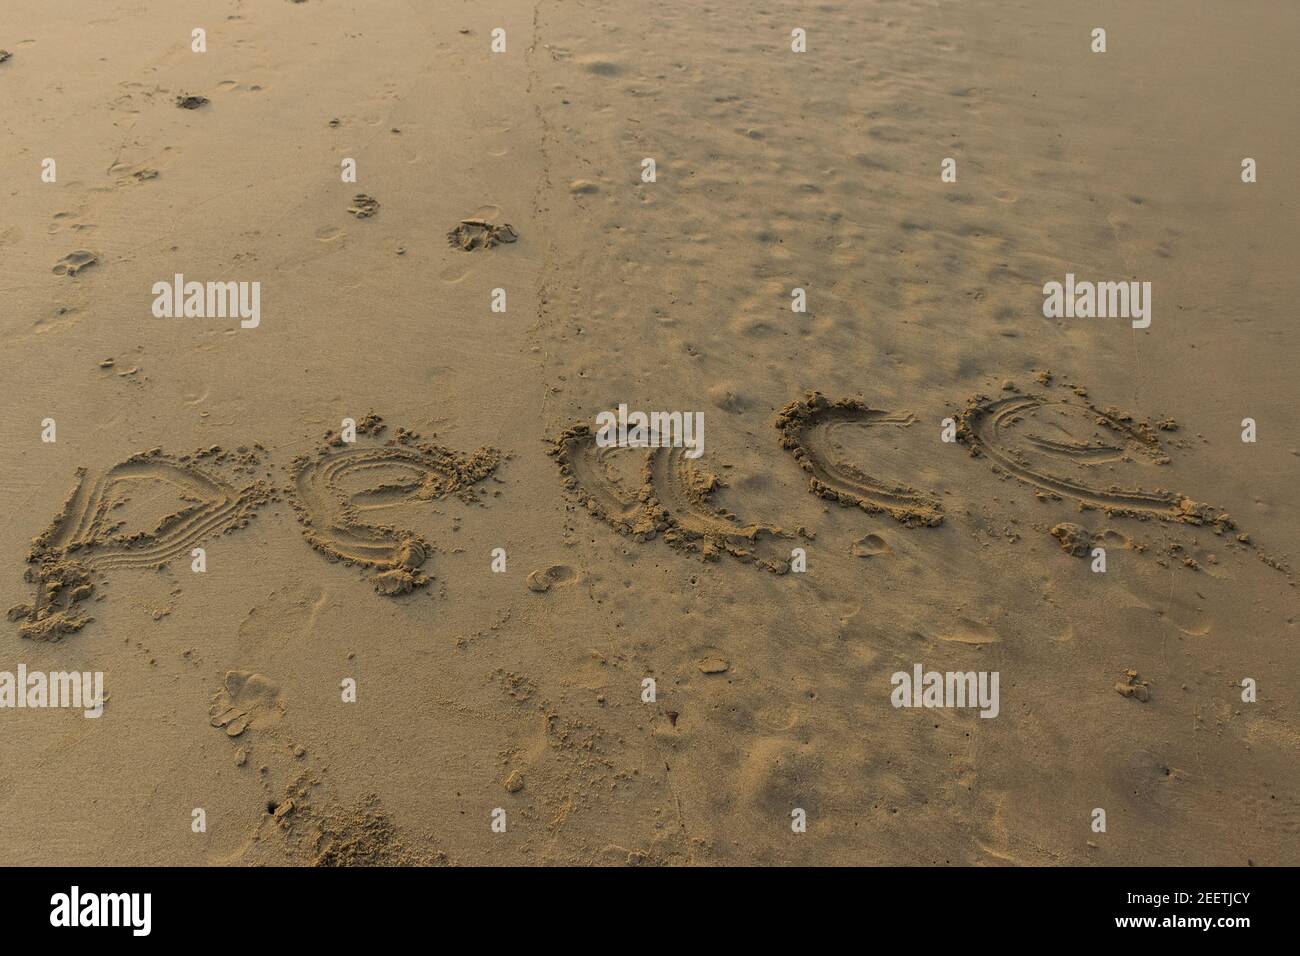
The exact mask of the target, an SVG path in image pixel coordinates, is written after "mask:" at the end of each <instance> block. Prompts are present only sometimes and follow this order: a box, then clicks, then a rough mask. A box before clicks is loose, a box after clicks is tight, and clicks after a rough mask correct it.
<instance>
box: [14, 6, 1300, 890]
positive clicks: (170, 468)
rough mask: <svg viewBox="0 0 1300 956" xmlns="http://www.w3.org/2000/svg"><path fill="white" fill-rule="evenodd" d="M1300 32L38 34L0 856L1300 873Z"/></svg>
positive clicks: (805, 22) (926, 23)
mask: <svg viewBox="0 0 1300 956" xmlns="http://www.w3.org/2000/svg"><path fill="white" fill-rule="evenodd" d="M1099 26H1100V27H1104V28H1105V29H1106V30H1107V34H1108V50H1107V52H1105V53H1104V54H1098V53H1093V52H1091V51H1090V49H1089V46H1090V38H1089V34H1090V31H1091V30H1092V29H1093V28H1094V27H1099ZM196 27H202V28H204V29H205V30H206V39H207V51H206V52H204V53H195V52H193V51H192V50H191V31H192V30H193V29H194V28H196ZM498 27H500V28H504V30H505V31H506V50H505V52H504V53H493V52H491V43H492V31H493V30H494V28H498ZM794 28H803V29H805V30H806V31H807V35H808V50H807V52H806V53H802V54H800V53H795V52H793V51H792V50H791V30H792V29H794ZM1298 29H1300V10H1298V9H1297V7H1296V6H1295V5H1293V4H1289V3H1285V2H1281V0H1279V2H1266V0H1249V2H1239V3H1232V4H1225V3H1220V2H1214V0H1180V2H1154V3H1145V4H1136V5H1135V4H1131V3H1120V2H1100V3H1096V4H1086V5H1085V4H1076V3H1066V2H1050V3H1049V2H1042V0H999V2H993V0H979V2H975V0H971V2H919V0H906V2H903V0H899V2H890V0H858V2H830V3H821V4H814V3H806V4H804V3H780V2H772V3H751V2H748V0H730V2H726V3H714V4H709V3H703V2H694V0H692V2H686V0H665V2H662V3H653V4H648V3H642V2H632V0H609V2H594V0H593V2H559V0H541V2H536V3H524V2H494V3H487V2H483V3H477V2H473V3H472V2H451V0H432V2H415V0H364V2H346V3H345V2H341V0H306V2H303V3H293V2H288V0H268V2H260V3H253V2H221V3H215V4H214V3H210V2H206V0H203V2H201V0H167V2H162V0H144V2H134V3H124V2H117V0H94V2H91V0H78V2H65V3H61V4H50V3H48V2H45V0H6V2H5V3H4V4H3V7H2V8H0V48H3V49H5V50H7V51H9V52H10V54H11V56H10V57H9V58H8V59H7V60H5V61H4V62H0V102H3V104H4V106H3V109H2V112H0V129H2V130H3V141H4V147H5V148H4V149H2V150H0V175H2V176H3V182H4V207H3V209H4V211H3V216H0V266H2V272H0V297H2V303H3V307H2V308H0V333H2V334H3V341H4V345H5V347H4V349H3V350H0V381H2V382H3V385H4V401H5V404H6V410H5V414H4V415H3V416H0V447H3V448H4V449H5V454H4V456H3V458H0V505H2V506H3V511H4V513H5V514H6V516H7V518H6V520H5V521H4V522H3V524H0V559H2V560H3V561H4V562H7V568H8V570H7V571H4V572H3V573H0V605H2V606H3V607H6V608H7V607H9V606H10V605H15V606H18V610H16V611H15V612H14V613H13V615H12V616H13V617H14V620H13V621H12V622H10V623H7V624H5V627H7V628H8V630H9V633H8V636H7V638H6V640H5V641H4V647H5V652H4V654H3V655H0V671H15V670H16V669H17V667H18V666H19V665H20V664H22V665H25V666H26V667H27V668H28V669H29V670H31V671H37V670H40V671H52V670H58V671H63V670H76V671H90V672H93V671H102V672H103V673H104V681H105V691H106V693H107V694H108V701H107V703H106V705H105V710H104V715H103V717H102V718H100V719H86V718H84V717H83V716H82V715H81V714H80V713H79V712H71V711H68V710H54V709H46V710H39V709H21V710H18V709H5V710H0V863H5V864H48V863H70V864H108V863H112V864H143V863H176V864H191V865H213V864H256V863H286V862H288V863H313V862H316V863H345V864H346V863H420V862H434V863H437V862H450V863H462V864H479V863H483V864H519V863H524V864H530V863H531V864H546V863H624V862H647V863H668V864H684V863H693V864H741V863H759V864H769V863H805V864H806V863H831V864H850V863H905V864H912V863H915V864H944V863H952V864H1006V863H1012V864H1109V865H1119V864H1135V863H1147V864H1245V863H1247V862H1253V863H1256V864H1283V863H1288V864H1296V863H1300V839H1298V836H1300V771H1298V770H1297V768H1298V767H1300V718H1298V717H1297V709H1296V701H1297V699H1300V660H1298V659H1297V654H1296V637H1297V635H1296V626H1297V618H1296V609H1297V601H1296V598H1297V590H1296V575H1295V570H1294V568H1293V566H1292V565H1291V563H1290V562H1291V557H1290V556H1293V555H1300V512H1298V504H1297V496H1296V494H1295V488H1296V479H1297V463H1298V462H1297V455H1298V451H1297V446H1298V444H1300V435H1298V434H1297V429H1296V425H1295V409H1296V399H1297V396H1298V395H1300V388H1297V385H1296V355H1297V342H1296V332H1295V316H1294V314H1293V312H1294V304H1295V302H1296V301H1297V295H1298V293H1300V281H1298V280H1297V273H1296V268H1295V263H1296V253H1297V250H1298V249H1300V216H1298V215H1297V213H1298V212H1300V210H1298V209H1297V201H1296V197H1297V192H1296V182H1297V175H1298V174H1300V169H1298V168H1297V162H1296V156H1297V154H1298V151H1300V136H1298V135H1297V124H1296V121H1295V106H1294V103H1293V102H1292V100H1293V96H1294V92H1295V90H1296V89H1297V79H1298V78H1300V77H1298V76H1297V73H1298V71H1297V66H1296V63H1297V61H1296V58H1295V55H1294V38H1295V36H1296V35H1297V30H1298ZM187 95H188V96H195V97H202V98H206V101H207V102H199V101H197V100H191V101H189V102H188V104H187V105H188V106H193V107H194V108H192V109H190V108H178V104H177V98H178V97H183V96H187ZM47 157H48V158H53V159H54V160H55V161H56V163H57V166H56V170H57V179H56V181H55V182H52V183H50V182H43V181H42V179H41V171H42V160H43V159H45V158H47ZM945 157H953V158H955V159H956V160H957V181H956V182H955V183H952V182H943V181H941V178H940V163H941V161H942V160H943V159H944V158H945ZM1243 157H1252V158H1254V159H1255V160H1257V162H1258V182H1255V183H1250V184H1247V183H1243V182H1242V181H1241V176H1240V168H1241V161H1242V159H1243ZM345 158H352V159H354V160H355V161H356V165H357V171H358V176H357V181H356V182H355V183H346V182H343V181H342V177H341V176H340V164H341V163H342V162H343V160H344V159H345ZM645 158H653V159H654V160H655V162H656V181H654V182H653V183H647V182H643V181H642V176H641V174H642V160H643V159H645ZM466 219H469V220H478V221H475V222H470V223H462V220H466ZM506 224H509V226H510V228H509V229H506V228H505V227H506ZM449 232H450V233H452V235H450V236H449ZM449 238H450V240H451V241H450V242H449ZM91 257H93V261H92V258H91ZM176 273H183V274H184V275H185V277H186V278H187V279H191V280H197V281H201V282H206V281H210V280H211V281H250V282H251V281H257V282H259V283H260V284H261V285H260V289H261V314H260V324H259V325H258V326H257V327H256V328H241V327H240V325H239V323H238V322H237V321H235V320H232V319H229V318H197V317H195V318H175V319H173V318H157V317H155V316H154V315H153V313H152V311H151V306H152V304H153V301H154V295H153V293H152V292H151V289H152V287H153V285H154V283H156V282H160V281H161V282H170V281H171V280H172V277H173V276H174V275H175V274H176ZM1067 273H1073V274H1076V275H1077V276H1078V277H1079V278H1080V279H1090V280H1115V281H1119V280H1130V279H1132V280H1141V281H1149V282H1151V283H1152V288H1153V294H1152V305H1153V311H1152V323H1151V325H1150V327H1149V328H1145V329H1136V328H1133V327H1131V326H1130V323H1129V322H1128V321H1127V320H1126V319H1123V318H1108V319H1101V318H1061V319H1049V318H1045V317H1044V315H1043V311H1042V308H1043V285H1044V283H1047V282H1050V281H1063V280H1064V276H1065V275H1066V274H1067ZM796 287H797V288H802V289H805V290H806V293H807V298H808V308H807V311H806V312H804V313H796V312H793V311H792V310H791V290H792V289H794V288H796ZM494 289H505V290H506V291H507V296H508V298H507V309H506V311H505V312H504V313H503V312H494V311H492V310H491V308H490V303H491V299H492V294H493V292H492V290H494ZM110 360H111V363H110ZM810 393H816V394H813V395H811V397H810ZM619 403H626V404H627V405H628V406H630V407H631V408H633V409H657V410H682V411H703V413H704V417H705V421H706V423H707V427H706V445H705V448H706V452H705V454H704V456H703V457H702V458H700V459H699V460H695V461H692V460H689V459H688V458H687V457H686V456H685V455H684V454H683V453H682V451H681V450H667V449H665V450H659V451H655V452H653V453H646V452H644V451H636V450H619V451H614V452H608V451H599V450H597V449H595V448H593V446H592V444H591V441H590V436H589V435H584V434H582V432H583V428H584V427H585V428H588V429H589V428H590V427H591V426H592V423H593V420H594V416H595V415H596V414H597V413H598V412H600V411H602V410H606V409H611V408H614V407H616V406H617V405H618V404H619ZM1247 417H1249V418H1253V419H1255V421H1256V422H1257V423H1258V441H1257V442H1255V443H1243V442H1242V440H1241V437H1240V435H1241V430H1242V424H1241V423H1242V419H1243V418H1247ZM47 418H48V419H53V420H54V421H55V424H56V429H57V431H56V440H55V441H54V442H52V443H50V442H43V441H42V440H41V434H42V427H43V426H42V422H43V420H44V419H47ZM345 418H352V419H354V420H355V421H356V422H357V423H358V426H359V429H358V431H359V434H358V436H357V441H356V442H355V443H348V442H343V441H342V440H341V436H340V435H339V434H338V433H339V430H340V428H341V424H342V421H343V419H345ZM945 419H951V420H952V427H951V429H950V437H955V438H956V439H957V440H956V441H953V442H944V441H942V440H941V439H942V432H943V426H942V422H943V421H944V420H945ZM778 426H779V427H778ZM200 450H203V453H202V454H196V453H197V452H199V451H200ZM715 478H716V480H715ZM810 489H812V490H817V491H819V492H821V495H820V496H819V495H816V494H811V493H810ZM728 514H730V515H734V517H729V516H728ZM1229 516H1230V517H1229ZM1239 535H1245V536H1246V537H1245V538H1244V539H1242V538H1239ZM34 539H35V542H34ZM33 542H34V543H33ZM195 547H202V548H204V549H205V552H206V561H207V570H206V571H205V572H203V573H195V572H193V571H192V570H191V564H190V562H191V551H192V549H193V548H195ZM796 547H801V548H803V549H804V550H805V552H806V554H807V571H806V572H803V573H773V572H774V571H775V572H780V571H783V570H785V568H784V562H785V561H787V560H788V559H789V557H790V553H791V550H792V549H793V548H796ZM1094 547H1104V548H1105V549H1106V552H1107V561H1108V564H1107V570H1106V572H1105V573H1094V572H1093V571H1092V570H1091V564H1092V558H1091V557H1090V555H1091V552H1092V548H1094ZM497 548H502V549H504V550H505V553H506V562H507V564H506V571H505V573H494V572H493V571H492V561H493V551H494V549H497ZM29 559H30V563H27V562H29ZM338 559H342V560H338ZM24 572H26V573H27V574H28V577H29V580H24ZM23 605H26V606H27V609H26V610H24V609H23V607H22V606H23ZM918 663H919V664H922V665H923V666H924V667H925V668H926V669H927V670H928V669H934V670H938V671H971V670H974V671H996V672H998V673H999V674H1000V678H1001V685H1000V686H1001V704H1000V713H999V714H998V716H997V717H996V718H995V719H982V718H980V717H979V716H978V715H977V713H976V712H975V711H973V710H971V709H896V708H895V707H893V706H892V705H891V700H890V695H891V690H892V687H891V675H892V674H894V673H895V672H897V671H903V672H908V673H910V672H911V671H912V668H913V666H914V665H915V664H918ZM1130 672H1132V673H1130ZM646 678H653V680H654V681H655V682H656V688H657V695H656V696H657V699H656V700H655V701H654V702H653V703H647V702H644V701H643V699H642V693H643V692H642V688H643V681H644V680H645V679H646ZM1243 678H1253V679H1254V680H1256V681H1257V682H1258V699H1257V701H1256V702H1253V703H1252V702H1243V700H1242V687H1241V682H1242V680H1243ZM348 679H351V680H354V681H355V682H356V688H357V690H356V698H357V699H356V701H355V703H347V702H344V701H343V699H342V694H343V692H342V690H341V685H342V683H343V682H344V681H345V680H348ZM196 808H199V809H202V810H203V811H204V812H205V819H206V830H205V831H204V832H194V827H193V826H192V821H193V819H194V810H195V809H196ZM497 808H500V809H502V810H504V811H505V814H506V819H507V827H506V832H505V833H496V832H493V829H492V827H491V823H492V813H493V811H494V810H495V809H497ZM796 808H799V809H802V810H804V811H806V815H807V822H808V825H807V831H806V832H804V833H795V832H793V831H792V826H791V821H792V816H791V814H792V811H793V810H794V809H796ZM1094 808H1102V809H1104V810H1105V811H1106V816H1107V827H1106V832H1104V833H1103V832H1094V828H1093V826H1092V825H1091V824H1092V817H1093V811H1094Z"/></svg>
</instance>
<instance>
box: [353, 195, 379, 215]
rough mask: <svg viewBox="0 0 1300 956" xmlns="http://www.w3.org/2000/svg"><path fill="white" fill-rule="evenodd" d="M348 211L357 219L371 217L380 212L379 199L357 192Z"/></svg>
mask: <svg viewBox="0 0 1300 956" xmlns="http://www.w3.org/2000/svg"><path fill="white" fill-rule="evenodd" d="M348 212H350V213H351V214H352V215H353V216H355V217H356V218H357V219H369V218H371V217H372V216H373V215H374V214H375V213H377V212H379V200H378V199H376V198H375V197H374V196H367V195H366V194H365V193H357V194H356V195H355V196H353V197H352V205H351V206H349V207H348Z"/></svg>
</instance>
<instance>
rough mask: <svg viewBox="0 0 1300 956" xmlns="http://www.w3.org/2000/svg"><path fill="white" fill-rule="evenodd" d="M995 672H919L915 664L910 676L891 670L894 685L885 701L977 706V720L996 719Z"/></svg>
mask: <svg viewBox="0 0 1300 956" xmlns="http://www.w3.org/2000/svg"><path fill="white" fill-rule="evenodd" d="M998 680H999V677H998V672H997V671H948V672H947V673H946V674H941V673H939V671H927V672H926V673H924V674H922V673H921V665H920V664H916V665H914V666H913V668H912V673H911V674H909V673H908V672H907V671H895V672H894V675H893V676H892V677H890V678H889V682H890V683H891V684H893V685H894V690H893V693H891V694H890V695H889V702H890V703H891V704H893V705H894V706H895V707H978V708H980V716H981V717H996V716H997V715H998V711H999V710H1000V709H1001V707H1000V704H999V703H998Z"/></svg>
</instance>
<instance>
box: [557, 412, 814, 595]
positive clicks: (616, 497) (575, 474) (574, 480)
mask: <svg viewBox="0 0 1300 956" xmlns="http://www.w3.org/2000/svg"><path fill="white" fill-rule="evenodd" d="M631 451H633V452H635V453H638V454H643V455H644V461H643V464H642V467H641V470H640V474H639V480H640V486H639V487H638V488H635V489H633V488H631V487H629V484H628V483H626V482H624V481H622V480H620V479H619V478H618V477H617V476H616V475H615V474H614V472H613V469H612V466H611V463H610V461H609V459H610V458H611V457H612V456H613V455H615V454H617V453H619V452H622V453H625V454H626V453H628V450H624V449H612V448H599V447H598V446H597V445H596V438H595V435H594V434H593V432H592V431H591V428H590V427H589V426H587V425H585V424H582V425H575V426H573V427H571V428H569V429H567V430H565V431H564V432H563V433H561V434H560V436H559V437H558V438H556V439H555V440H554V442H553V443H552V446H551V449H550V454H551V455H552V456H553V457H554V458H555V459H556V460H557V461H558V463H559V465H560V473H561V474H562V475H563V477H564V485H565V487H566V488H567V489H568V490H569V491H571V492H573V493H574V494H575V495H576V496H577V497H578V499H579V500H580V501H581V502H582V504H583V505H584V507H586V509H587V510H588V511H589V512H591V513H592V514H593V515H595V516H596V517H598V518H600V519H601V520H603V521H605V522H606V523H608V524H609V525H610V526H612V527H613V528H614V530H616V531H618V532H619V533H620V534H625V535H628V536H630V537H632V538H634V539H635V540H637V541H649V540H651V539H653V538H655V537H660V536H662V538H663V539H664V540H665V541H666V542H668V544H670V545H672V546H673V547H674V548H677V549H678V550H681V551H688V552H692V553H697V554H700V555H701V556H702V557H703V558H704V559H705V560H708V561H716V560H717V559H718V558H719V556H721V555H722V554H724V553H725V554H730V555H732V556H733V557H735V558H737V559H739V560H741V561H744V562H746V563H752V564H754V565H756V566H757V567H760V568H763V569H764V570H767V571H772V572H774V573H776V574H784V573H785V572H787V571H788V570H789V569H790V548H789V547H786V546H785V545H783V544H781V543H779V540H778V539H791V538H793V537H794V534H792V533H791V532H789V531H785V530H783V529H781V528H778V527H775V526H772V525H766V524H742V523H741V522H740V520H739V519H738V518H737V517H736V516H735V515H733V514H730V513H728V512H727V511H725V510H724V509H721V508H719V507H717V506H716V505H714V504H713V502H712V500H711V499H712V495H713V493H714V492H715V491H716V490H717V489H718V488H719V487H721V485H722V482H721V480H720V479H719V478H718V476H717V475H713V474H710V473H708V472H704V471H700V470H697V469H696V468H695V467H694V466H693V465H691V464H690V462H689V461H688V460H687V459H686V457H685V450H684V449H682V448H651V449H645V450H639V449H633V450H631Z"/></svg>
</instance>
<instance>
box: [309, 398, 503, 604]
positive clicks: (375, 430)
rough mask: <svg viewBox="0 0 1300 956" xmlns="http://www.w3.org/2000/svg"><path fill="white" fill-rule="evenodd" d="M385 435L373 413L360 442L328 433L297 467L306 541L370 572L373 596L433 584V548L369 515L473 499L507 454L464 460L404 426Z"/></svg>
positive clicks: (484, 451) (482, 452) (486, 452)
mask: <svg viewBox="0 0 1300 956" xmlns="http://www.w3.org/2000/svg"><path fill="white" fill-rule="evenodd" d="M385 430H386V426H385V425H384V423H383V420H382V419H380V418H379V417H377V416H375V415H368V416H367V417H366V418H365V419H364V420H363V421H362V422H361V423H360V424H359V425H358V426H357V433H358V434H357V438H358V443H357V444H354V445H345V444H344V443H343V442H341V441H338V440H337V439H336V436H334V435H333V433H331V434H329V435H327V436H326V439H325V446H324V447H323V448H322V449H321V450H320V451H318V452H317V453H316V454H315V455H310V456H304V457H301V458H298V459H297V460H296V461H295V462H294V463H293V482H292V485H291V488H292V492H293V495H294V508H295V510H297V512H298V521H299V522H300V523H301V524H302V526H303V532H302V533H303V537H305V538H306V539H307V542H308V543H309V544H310V545H311V546H312V547H313V548H315V549H316V550H317V551H319V552H320V553H321V554H323V555H325V557H326V558H328V559H329V560H331V561H343V562H345V563H347V564H349V565H359V566H360V567H362V568H366V569H369V570H370V571H372V572H373V574H372V575H371V580H372V582H373V583H374V586H375V590H376V591H377V592H378V593H380V594H383V595H388V596H392V595H398V594H408V593H410V592H411V591H413V590H414V589H416V588H419V587H422V586H424V585H425V584H427V583H428V581H429V578H428V576H427V575H425V574H423V573H422V572H421V571H420V568H421V567H423V565H424V563H425V561H426V560H427V559H428V556H429V553H430V552H431V551H432V547H431V546H430V544H429V543H428V542H427V541H426V540H425V539H424V538H422V537H421V536H420V535H419V534H417V533H415V532H414V531H407V530H403V529H400V528H395V527H392V526H390V525H384V524H376V523H372V522H371V521H370V520H369V519H368V517H367V515H368V513H369V512H372V511H376V510H380V509H385V508H391V507H393V506H396V505H399V504H402V503H404V502H412V501H434V500H436V499H439V498H443V497H446V496H447V495H457V496H458V497H460V498H461V499H462V500H464V501H474V500H476V496H475V493H474V485H476V484H477V483H478V482H480V481H482V480H483V479H484V478H486V477H487V476H488V475H490V474H492V472H493V471H494V470H495V469H496V467H497V465H498V464H499V463H500V461H501V453H500V452H499V451H497V450H496V449H494V448H480V449H479V450H478V451H475V452H473V453H471V454H469V455H463V454H460V453H459V452H455V451H452V450H450V449H448V448H444V447H442V446H441V445H435V444H431V443H429V442H423V441H420V440H419V436H418V435H417V434H416V433H415V432H411V431H407V430H406V429H403V428H400V427H399V428H397V429H396V432H395V435H394V437H393V438H392V439H389V440H387V441H382V440H381V438H380V436H381V435H382V434H383V432H384V431H385ZM362 442H365V444H362Z"/></svg>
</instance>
